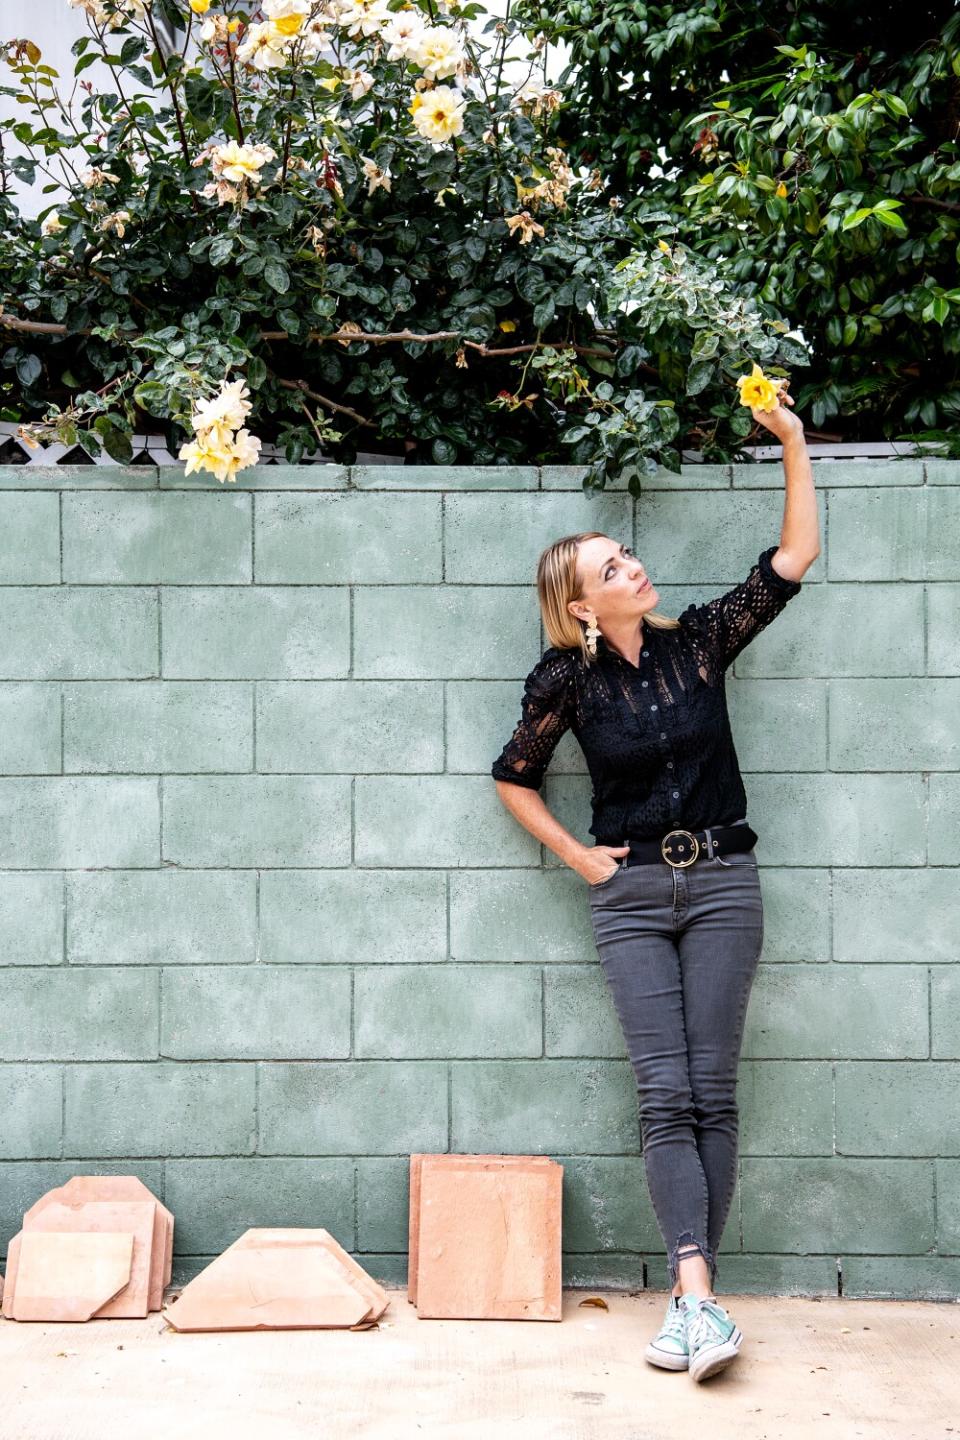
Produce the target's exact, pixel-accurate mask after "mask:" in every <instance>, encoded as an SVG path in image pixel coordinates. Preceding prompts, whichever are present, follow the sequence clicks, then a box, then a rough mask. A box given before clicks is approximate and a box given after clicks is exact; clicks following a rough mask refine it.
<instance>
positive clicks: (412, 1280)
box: [407, 1152, 554, 1305]
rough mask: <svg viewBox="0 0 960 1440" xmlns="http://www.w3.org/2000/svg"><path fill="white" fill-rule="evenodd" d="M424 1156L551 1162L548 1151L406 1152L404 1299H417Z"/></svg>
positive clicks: (442, 1160) (444, 1160)
mask: <svg viewBox="0 0 960 1440" xmlns="http://www.w3.org/2000/svg"><path fill="white" fill-rule="evenodd" d="M424 1160H434V1161H437V1162H438V1163H439V1164H453V1165H465V1164H466V1165H470V1164H477V1163H481V1162H483V1161H485V1160H499V1161H500V1162H501V1163H502V1164H504V1165H553V1164H554V1161H553V1160H551V1158H550V1156H549V1155H483V1154H478V1155H460V1154H452V1155H451V1154H447V1153H445V1154H442V1155H436V1154H435V1155H430V1154H426V1153H423V1152H420V1153H416V1154H413V1155H411V1156H410V1193H409V1212H408V1241H409V1243H408V1246H407V1252H408V1259H407V1299H408V1300H409V1301H410V1304H411V1305H416V1303H417V1269H418V1267H419V1263H420V1170H421V1166H422V1164H423V1161H424Z"/></svg>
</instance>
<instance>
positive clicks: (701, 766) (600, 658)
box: [490, 545, 801, 845]
mask: <svg viewBox="0 0 960 1440" xmlns="http://www.w3.org/2000/svg"><path fill="white" fill-rule="evenodd" d="M777 548H778V547H777V546H776V545H771V546H770V547H769V548H768V549H766V550H764V551H762V552H761V554H760V557H759V559H758V560H757V562H756V564H755V565H754V566H753V567H752V569H751V570H750V573H749V575H748V576H747V578H746V579H745V580H743V581H741V582H740V584H738V585H735V586H734V587H733V589H732V590H728V591H727V592H726V593H725V594H723V595H718V596H717V597H716V598H715V599H713V600H709V601H707V603H706V604H705V605H688V606H687V608H686V609H685V610H684V611H683V612H682V613H681V614H680V615H678V616H677V619H678V620H679V621H680V628H679V629H677V630H655V629H654V628H653V626H652V625H645V626H644V627H643V646H642V649H641V652H640V663H639V665H637V666H634V665H631V663H630V661H629V660H625V659H624V657H623V656H622V655H620V654H619V653H618V652H617V651H616V650H612V649H611V648H610V647H609V646H608V645H607V644H606V642H605V640H604V638H603V636H602V635H601V636H599V637H598V639H597V657H596V660H595V661H593V662H592V663H591V664H590V665H587V664H585V663H584V661H583V659H582V658H581V655H580V652H579V650H572V649H563V650H561V649H557V647H556V646H551V647H550V648H549V649H548V650H546V651H545V652H544V654H543V656H542V657H541V659H540V660H539V661H538V662H537V664H536V665H535V666H534V668H533V669H532V670H531V672H530V674H529V675H528V676H527V679H526V682H525V684H524V693H523V698H522V701H521V718H520V722H519V724H518V725H517V728H516V730H515V731H514V733H513V735H512V736H511V738H510V739H509V740H508V741H507V743H506V745H505V746H504V748H503V750H502V751H501V753H500V755H499V756H498V757H497V759H496V760H495V761H494V762H493V765H492V767H491V771H490V773H491V775H492V776H493V777H494V779H496V780H508V781H510V782H511V783H512V784H515V785H525V786H527V787H528V788H530V789H533V790H539V789H540V786H541V785H542V783H543V777H544V773H545V771H546V768H547V765H548V763H549V761H550V757H551V756H552V754H553V752H554V750H555V748H556V746H557V742H558V741H559V740H560V737H561V736H562V735H563V734H564V732H565V731H567V730H572V731H573V733H574V734H575V735H576V737H577V741H578V743H579V745H580V748H581V749H582V751H583V754H584V757H585V759H586V762H587V768H588V770H589V772H590V777H591V779H592V781H593V794H592V796H591V805H592V808H593V823H592V824H591V826H590V834H591V835H593V837H594V839H595V840H596V843H597V844H598V845H622V844H625V843H626V841H627V840H628V839H629V838H632V839H638V840H653V839H660V838H661V837H662V836H663V835H665V834H666V832H667V831H668V830H674V829H678V828H682V829H686V830H700V829H703V828H704V826H707V825H726V824H731V823H732V822H733V821H735V820H738V819H742V818H744V817H745V816H746V813H747V797H746V792H745V790H744V788H743V780H742V779H741V776H740V766H739V763H738V761H737V755H736V751H735V749H734V744H733V736H732V734H731V731H730V718H729V715H728V713H727V699H726V692H725V676H724V672H725V671H726V669H727V667H728V666H729V665H731V664H732V663H733V661H734V660H735V659H736V657H737V656H738V655H739V654H740V652H741V650H743V649H744V648H745V646H747V645H749V643H750V641H751V640H752V639H753V638H754V636H755V635H759V633H760V631H761V630H763V629H764V628H765V626H767V625H769V624H770V621H771V620H773V619H774V618H775V617H776V616H777V615H779V613H780V611H781V610H782V609H783V607H784V606H785V605H786V603H787V601H788V600H790V599H791V598H792V597H793V596H794V595H796V594H798V593H799V591H800V589H801V582H800V581H799V580H787V579H785V578H784V577H783V576H782V575H779V574H778V573H777V571H776V570H774V568H773V566H772V564H771V563H770V558H771V556H772V555H773V554H774V553H775V551H776V550H777Z"/></svg>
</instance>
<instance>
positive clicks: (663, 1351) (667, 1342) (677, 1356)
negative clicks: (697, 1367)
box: [643, 1291, 690, 1370]
mask: <svg viewBox="0 0 960 1440" xmlns="http://www.w3.org/2000/svg"><path fill="white" fill-rule="evenodd" d="M643 1353H644V1358H645V1359H647V1360H649V1361H650V1364H651V1365H659V1366H661V1368H662V1369H664V1370H686V1368H687V1365H688V1364H689V1361H690V1355H689V1350H688V1347H687V1314H686V1311H685V1310H684V1308H683V1306H682V1305H681V1304H680V1301H679V1300H678V1298H677V1296H676V1295H674V1294H673V1292H672V1291H671V1292H670V1301H669V1304H668V1305H667V1313H666V1316H665V1317H664V1321H663V1324H662V1325H661V1326H660V1329H659V1331H658V1332H657V1334H656V1335H654V1337H653V1339H652V1340H651V1341H650V1344H649V1345H648V1346H647V1348H646V1350H645V1351H644V1352H643Z"/></svg>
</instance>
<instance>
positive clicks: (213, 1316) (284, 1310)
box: [164, 1228, 388, 1330]
mask: <svg viewBox="0 0 960 1440" xmlns="http://www.w3.org/2000/svg"><path fill="white" fill-rule="evenodd" d="M387 1303H388V1300H387V1295H386V1292H385V1291H384V1290H383V1289H382V1287H381V1286H379V1285H377V1283H376V1281H374V1280H372V1279H371V1277H370V1276H369V1275H367V1273H366V1271H365V1270H363V1268H362V1267H361V1266H360V1265H358V1264H357V1262H356V1261H355V1260H354V1259H353V1258H352V1257H351V1256H350V1255H348V1254H347V1252H346V1251H345V1250H344V1249H343V1248H342V1247H341V1246H340V1245H339V1244H338V1243H337V1241H336V1240H335V1239H334V1238H333V1236H332V1235H331V1234H330V1232H329V1231H327V1230H322V1229H308V1228H293V1229H256V1228H255V1229H251V1230H247V1231H246V1232H245V1233H244V1234H243V1235H241V1236H240V1238H239V1239H238V1240H235V1241H234V1242H233V1244H232V1245H230V1246H229V1247H228V1248H227V1249H226V1250H225V1251H224V1252H223V1254H222V1255H218V1256H217V1258H216V1259H215V1260H213V1261H211V1263H210V1264H209V1265H208V1266H207V1267H206V1269H205V1270H201V1272H200V1274H199V1275H197V1276H195V1277H194V1279H193V1280H191V1281H190V1283H189V1284H188V1285H186V1286H184V1288H183V1290H182V1291H181V1293H180V1296H179V1298H178V1299H177V1300H175V1301H174V1302H173V1304H172V1305H170V1306H168V1307H167V1309H166V1310H165V1311H164V1318H165V1319H166V1320H167V1321H169V1323H170V1325H171V1326H172V1327H173V1328H174V1329H175V1330H307V1329H330V1328H333V1327H338V1328H347V1327H349V1326H351V1325H357V1324H359V1323H360V1322H361V1321H362V1320H366V1319H370V1318H376V1317H377V1316H379V1315H380V1314H382V1313H383V1310H385V1309H386V1306H387Z"/></svg>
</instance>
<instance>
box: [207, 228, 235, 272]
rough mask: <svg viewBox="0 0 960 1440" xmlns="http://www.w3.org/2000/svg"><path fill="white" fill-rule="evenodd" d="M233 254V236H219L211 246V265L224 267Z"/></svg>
mask: <svg viewBox="0 0 960 1440" xmlns="http://www.w3.org/2000/svg"><path fill="white" fill-rule="evenodd" d="M232 253H233V236H232V235H217V236H215V237H214V240H213V243H212V245H211V246H210V264H211V265H222V264H223V263H224V262H225V261H226V260H228V259H229V258H230V256H231V255H232Z"/></svg>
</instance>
